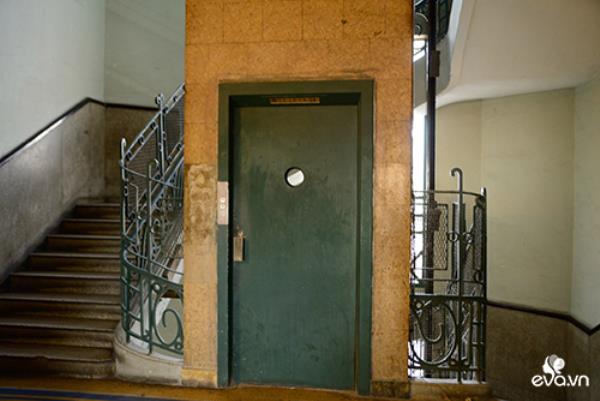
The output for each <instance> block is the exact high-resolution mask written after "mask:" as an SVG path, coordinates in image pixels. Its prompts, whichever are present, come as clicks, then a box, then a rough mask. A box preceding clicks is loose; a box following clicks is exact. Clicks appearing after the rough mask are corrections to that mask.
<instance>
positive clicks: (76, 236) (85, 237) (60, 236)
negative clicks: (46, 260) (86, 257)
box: [48, 233, 121, 241]
mask: <svg viewBox="0 0 600 401" xmlns="http://www.w3.org/2000/svg"><path fill="white" fill-rule="evenodd" d="M48 238H55V239H82V240H90V241H91V240H98V241H102V240H120V239H121V236H119V235H101V234H60V233H58V234H49V235H48Z"/></svg>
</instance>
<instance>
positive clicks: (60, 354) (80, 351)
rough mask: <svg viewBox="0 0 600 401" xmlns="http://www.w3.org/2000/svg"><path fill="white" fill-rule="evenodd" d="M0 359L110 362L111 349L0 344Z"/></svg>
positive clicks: (111, 358)
mask: <svg viewBox="0 0 600 401" xmlns="http://www.w3.org/2000/svg"><path fill="white" fill-rule="evenodd" d="M0 358H30V359H36V358H44V359H49V360H58V361H71V362H112V360H113V354H112V349H107V348H87V347H74V346H73V347H71V346H60V345H54V346H52V347H49V346H48V345H46V344H39V345H38V344H30V343H26V344H25V343H10V342H0Z"/></svg>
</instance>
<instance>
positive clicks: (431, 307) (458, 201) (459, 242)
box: [409, 169, 487, 382]
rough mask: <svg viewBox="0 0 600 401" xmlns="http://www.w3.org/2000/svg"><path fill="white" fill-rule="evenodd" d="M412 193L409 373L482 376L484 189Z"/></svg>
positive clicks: (455, 172)
mask: <svg viewBox="0 0 600 401" xmlns="http://www.w3.org/2000/svg"><path fill="white" fill-rule="evenodd" d="M452 175H455V176H457V177H458V181H459V185H458V190H457V191H425V192H415V193H414V195H413V206H412V207H413V226H412V244H413V247H412V248H413V257H412V266H411V293H410V306H411V323H410V342H409V373H410V374H411V376H412V377H417V378H418V377H426V378H439V379H456V380H458V381H459V382H461V381H462V380H477V381H484V380H485V328H486V299H487V298H486V296H487V294H486V288H487V269H486V241H487V235H486V201H487V197H486V192H485V190H482V192H481V194H477V193H472V192H466V191H464V190H463V186H462V171H461V170H460V169H453V170H452Z"/></svg>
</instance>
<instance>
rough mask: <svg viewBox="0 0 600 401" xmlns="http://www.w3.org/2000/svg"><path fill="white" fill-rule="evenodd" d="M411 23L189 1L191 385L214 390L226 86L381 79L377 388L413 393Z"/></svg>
mask: <svg viewBox="0 0 600 401" xmlns="http://www.w3.org/2000/svg"><path fill="white" fill-rule="evenodd" d="M412 13H413V10H412V1H410V0H246V1H227V0H188V1H187V16H186V21H187V22H186V24H187V25H186V56H185V57H186V79H185V80H186V86H187V95H186V105H185V106H186V109H185V146H186V148H185V165H186V180H185V185H186V198H185V268H186V275H185V280H184V289H185V309H184V310H185V317H184V321H185V322H184V323H185V366H184V369H183V379H184V381H185V382H187V383H189V384H196V385H204V386H216V383H217V352H216V350H217V274H216V272H217V259H216V250H217V240H216V232H217V231H216V208H215V205H216V177H217V142H218V141H217V136H218V134H217V132H218V123H219V122H218V120H217V113H218V85H219V83H221V82H256V81H295V80H340V79H373V80H374V81H375V127H374V135H375V160H374V175H375V176H374V194H373V198H374V205H373V207H374V232H373V234H374V235H373V257H374V259H373V324H372V331H373V332H372V334H373V335H372V380H373V390H374V392H375V393H379V394H387V395H401V393H403V392H405V391H406V388H407V387H406V383H407V381H408V378H407V348H408V347H407V341H408V316H409V304H408V298H409V273H408V272H409V261H410V176H411V164H410V161H411V144H410V129H411V112H412Z"/></svg>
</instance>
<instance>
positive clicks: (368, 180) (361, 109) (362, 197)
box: [217, 80, 373, 394]
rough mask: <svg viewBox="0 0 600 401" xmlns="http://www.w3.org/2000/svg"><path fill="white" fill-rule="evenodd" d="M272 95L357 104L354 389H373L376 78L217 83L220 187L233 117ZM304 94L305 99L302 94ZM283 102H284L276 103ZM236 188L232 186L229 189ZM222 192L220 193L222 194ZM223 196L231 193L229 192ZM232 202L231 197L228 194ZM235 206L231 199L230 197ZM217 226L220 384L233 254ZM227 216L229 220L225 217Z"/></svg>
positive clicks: (225, 231) (224, 378)
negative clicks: (374, 103) (235, 113)
mask: <svg viewBox="0 0 600 401" xmlns="http://www.w3.org/2000/svg"><path fill="white" fill-rule="evenodd" d="M274 97H279V98H286V99H291V98H296V100H297V101H302V100H304V101H309V100H308V99H307V98H316V97H318V98H319V101H320V103H321V104H352V105H357V106H358V114H359V115H358V129H359V132H358V149H359V155H358V171H359V174H358V177H359V191H358V192H359V196H358V198H359V199H358V201H359V205H358V211H359V219H358V231H359V242H358V245H359V246H358V255H357V264H358V274H357V280H358V286H357V309H358V311H357V325H356V335H357V341H356V350H355V358H356V367H355V390H356V391H358V392H359V393H360V394H369V392H370V387H371V326H372V321H371V305H372V259H373V257H372V255H373V251H372V237H373V233H372V231H373V81H370V80H369V81H367V80H356V81H308V82H269V83H227V84H221V85H219V124H218V125H219V143H218V180H219V182H220V184H219V188H220V191H222V188H226V187H227V186H228V185H229V183H230V182H231V178H232V177H231V175H230V174H231V163H232V152H231V151H232V146H233V141H232V140H231V122H232V117H233V113H232V112H231V111H232V110H233V109H234V108H235V107H240V106H242V107H243V106H269V105H271V101H272V99H273V98H274ZM299 98H303V99H299ZM274 107H285V106H274ZM228 192H229V193H232V190H231V188H230V189H229V191H228ZM221 195H223V194H222V193H220V194H219V196H221ZM225 196H227V197H228V196H229V195H228V194H225ZM227 201H228V202H229V199H227ZM229 204H230V205H231V202H229ZM231 213H232V208H231V207H230V208H229V210H228V214H229V215H228V219H226V221H227V220H228V222H229V223H230V222H232V215H231ZM219 220H220V223H221V224H219V225H218V230H217V267H218V271H217V282H218V288H217V304H218V305H217V307H218V316H217V330H218V336H217V364H218V366H217V371H218V374H217V376H218V377H217V379H218V385H219V387H227V386H229V385H232V384H236V383H232V377H231V373H232V370H231V362H232V360H231V348H230V345H231V338H232V333H231V324H230V322H231V313H232V302H231V301H232V292H231V286H230V283H231V271H232V270H231V269H232V263H231V255H230V245H231V244H230V238H231V226H230V224H223V223H224V221H223V219H222V218H220V219H219ZM226 221H225V222H226Z"/></svg>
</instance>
